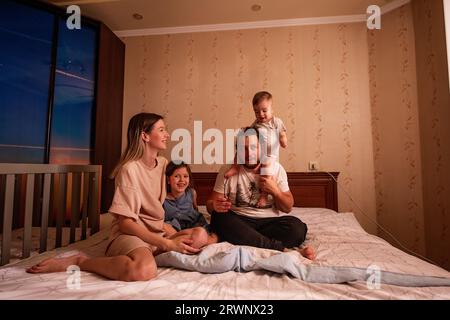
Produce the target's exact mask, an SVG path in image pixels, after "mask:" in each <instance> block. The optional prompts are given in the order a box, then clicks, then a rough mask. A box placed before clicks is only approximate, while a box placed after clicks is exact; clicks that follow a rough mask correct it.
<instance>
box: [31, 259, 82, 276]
mask: <svg viewBox="0 0 450 320" xmlns="http://www.w3.org/2000/svg"><path fill="white" fill-rule="evenodd" d="M86 259H88V257H86V256H85V255H82V254H77V255H74V256H70V257H66V258H50V259H45V260H43V261H41V262H39V263H38V264H35V265H34V266H32V267H30V268H28V269H27V270H26V271H27V272H28V273H49V272H63V271H66V270H67V268H68V267H69V266H71V265H77V266H79V265H80V263H82V262H83V261H85V260H86Z"/></svg>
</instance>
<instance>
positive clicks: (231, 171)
mask: <svg viewBox="0 0 450 320" xmlns="http://www.w3.org/2000/svg"><path fill="white" fill-rule="evenodd" d="M238 173H239V167H238V166H237V165H232V166H231V168H230V169H228V170H227V172H225V174H224V175H223V176H224V177H225V179H228V178H230V177H232V176H235V175H237V174H238Z"/></svg>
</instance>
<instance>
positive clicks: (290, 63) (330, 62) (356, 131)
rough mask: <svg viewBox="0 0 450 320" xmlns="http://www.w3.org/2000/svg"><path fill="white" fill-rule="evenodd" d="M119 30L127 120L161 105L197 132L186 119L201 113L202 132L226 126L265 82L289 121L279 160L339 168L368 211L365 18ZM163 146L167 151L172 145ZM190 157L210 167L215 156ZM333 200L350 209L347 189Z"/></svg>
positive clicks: (174, 124) (245, 111)
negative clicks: (172, 31)
mask: <svg viewBox="0 0 450 320" xmlns="http://www.w3.org/2000/svg"><path fill="white" fill-rule="evenodd" d="M123 40H124V42H125V43H126V68H125V69H126V70H125V73H126V74H125V98H124V99H125V105H124V126H126V124H127V122H128V119H129V118H130V117H131V116H132V115H133V114H135V113H137V112H140V111H147V112H156V113H160V114H163V115H164V116H165V117H166V123H167V124H168V126H169V129H170V130H171V131H173V130H174V129H176V128H186V129H187V130H189V131H190V132H191V134H192V135H194V130H193V125H194V124H193V122H194V121H196V120H201V121H202V129H203V132H205V131H206V130H207V129H208V128H217V129H219V130H220V131H221V132H223V133H224V135H225V130H226V129H236V128H239V127H242V126H245V125H250V124H251V123H252V122H253V120H254V115H253V111H252V106H251V99H252V97H253V95H254V93H256V92H257V91H260V90H268V91H270V92H271V93H272V94H273V96H274V112H275V115H276V116H278V117H280V118H282V119H283V120H284V122H285V124H286V126H287V129H288V142H289V146H288V148H287V149H283V150H281V155H280V161H281V163H282V165H283V166H284V167H285V168H286V170H287V171H306V170H307V168H308V161H310V160H314V161H318V162H319V166H320V168H321V169H323V170H328V171H339V172H340V176H339V181H340V182H341V184H342V186H343V187H344V188H345V189H346V190H347V191H348V192H349V193H350V194H351V195H352V197H353V199H354V200H355V201H356V202H357V203H358V205H359V206H361V207H362V208H363V210H364V211H365V214H367V215H368V216H369V217H370V218H372V219H374V218H375V191H374V176H373V175H374V169H373V151H372V130H371V110H370V94H369V70H368V54H367V50H368V48H367V35H366V26H365V24H363V23H354V24H340V25H338V24H336V25H321V26H302V27H288V28H272V29H254V30H242V31H223V32H205V33H192V34H176V35H162V36H146V37H130V38H124V39H123ZM124 130H126V128H125V127H124ZM124 132H125V131H124ZM124 139H125V136H124ZM123 142H124V144H125V140H124V141H123ZM177 143H178V141H177V142H173V143H172V144H171V146H170V148H169V150H170V149H171V147H173V146H174V145H176V144H177ZM208 144H209V142H204V143H203V147H204V148H205V147H206V146H207V145H208ZM165 156H166V157H168V158H170V152H166V154H165ZM192 159H193V158H192ZM192 167H193V170H194V171H215V170H217V169H218V168H219V167H220V166H219V165H206V164H199V165H193V166H192ZM339 204H340V208H339V209H340V211H353V212H354V211H356V207H355V205H354V204H353V203H352V202H351V201H350V200H349V198H348V197H347V196H346V195H345V193H344V192H340V193H339ZM359 219H360V221H361V223H362V224H363V226H364V227H365V228H366V230H368V231H370V232H376V227H375V226H374V225H373V224H371V223H370V221H369V220H368V219H367V218H365V217H364V216H360V217H359Z"/></svg>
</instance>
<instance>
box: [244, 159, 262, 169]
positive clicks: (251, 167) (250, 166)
mask: <svg viewBox="0 0 450 320" xmlns="http://www.w3.org/2000/svg"><path fill="white" fill-rule="evenodd" d="M259 165H260V161H259V160H258V162H256V163H255V164H247V163H244V167H246V168H247V169H255V168H256V167H257V166H259Z"/></svg>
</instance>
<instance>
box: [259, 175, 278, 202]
mask: <svg viewBox="0 0 450 320" xmlns="http://www.w3.org/2000/svg"><path fill="white" fill-rule="evenodd" d="M259 188H260V189H261V190H262V191H264V192H267V193H268V194H271V195H272V196H274V197H276V196H277V195H278V194H279V193H280V192H281V191H280V188H278V184H277V183H276V182H275V180H274V179H272V178H271V177H262V176H261V177H260V178H259Z"/></svg>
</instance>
